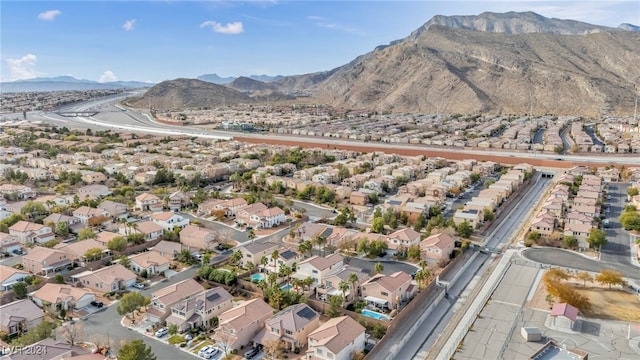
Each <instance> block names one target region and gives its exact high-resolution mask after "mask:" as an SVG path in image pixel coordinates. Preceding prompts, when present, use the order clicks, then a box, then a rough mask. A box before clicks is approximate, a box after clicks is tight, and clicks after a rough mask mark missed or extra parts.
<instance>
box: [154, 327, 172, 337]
mask: <svg viewBox="0 0 640 360" xmlns="http://www.w3.org/2000/svg"><path fill="white" fill-rule="evenodd" d="M167 334H169V329H167V328H160V329H158V331H156V337H163V336H165V335H167Z"/></svg>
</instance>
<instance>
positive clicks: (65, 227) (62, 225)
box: [55, 221, 69, 238]
mask: <svg viewBox="0 0 640 360" xmlns="http://www.w3.org/2000/svg"><path fill="white" fill-rule="evenodd" d="M55 232H56V235H58V236H60V237H63V238H66V237H67V236H69V224H67V223H66V222H64V221H59V222H58V223H57V224H56V229H55Z"/></svg>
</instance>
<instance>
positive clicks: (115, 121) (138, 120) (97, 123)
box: [28, 99, 637, 164]
mask: <svg viewBox="0 0 640 360" xmlns="http://www.w3.org/2000/svg"><path fill="white" fill-rule="evenodd" d="M115 102H116V100H113V99H97V100H95V101H92V102H90V103H91V104H90V105H87V104H86V103H85V104H78V105H75V106H74V107H73V108H71V109H70V110H74V109H76V110H79V111H80V110H85V109H87V108H91V107H92V106H93V107H95V106H107V105H108V104H109V103H112V104H113V103H115ZM28 116H29V118H30V119H31V120H34V119H35V120H40V121H43V122H48V123H53V124H55V125H58V126H67V127H68V128H82V129H86V128H88V127H90V128H93V129H114V130H128V131H132V130H133V131H136V132H144V133H153V134H159V135H163V134H164V135H171V134H175V135H180V134H185V135H197V136H199V137H204V138H212V139H220V138H233V137H237V136H240V135H241V137H244V138H265V137H268V138H270V139H278V140H282V141H295V142H298V143H300V142H307V143H318V142H319V141H320V142H323V143H332V144H336V145H350V146H373V145H372V144H371V143H364V142H359V141H353V140H349V141H345V140H338V139H328V138H316V137H300V136H282V135H272V134H252V133H247V134H239V133H237V132H225V131H217V130H216V131H207V130H203V129H197V128H189V127H183V126H180V127H176V126H171V125H165V124H160V123H157V122H152V121H150V120H149V118H147V116H148V114H147V116H145V114H143V113H138V112H137V111H127V112H105V113H100V114H98V115H96V116H95V117H93V118H85V117H77V118H70V117H69V118H67V117H62V116H59V115H57V114H55V113H41V112H36V113H29V115H28ZM374 145H375V147H377V148H389V149H412V150H414V149H416V148H419V149H424V150H431V151H445V152H450V151H452V149H443V148H433V147H428V146H423V145H419V146H418V145H409V144H385V143H375V144H374ZM455 152H458V153H465V154H469V155H474V154H475V155H484V156H508V157H514V158H520V159H523V161H524V160H525V159H528V158H530V157H531V154H530V153H527V152H517V151H499V152H497V151H495V150H492V151H486V150H480V149H455ZM605 156H606V160H605ZM536 157H537V158H542V159H547V160H555V159H558V158H560V159H562V160H565V161H571V162H587V163H601V162H602V161H606V162H608V163H615V164H635V163H637V159H636V158H634V157H626V156H621V155H611V156H608V155H603V154H599V155H580V156H577V155H557V154H537V155H536Z"/></svg>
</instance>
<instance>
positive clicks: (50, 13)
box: [38, 10, 62, 21]
mask: <svg viewBox="0 0 640 360" xmlns="http://www.w3.org/2000/svg"><path fill="white" fill-rule="evenodd" d="M60 14H62V12H60V10H47V11H45V12H41V13H40V14H38V19H40V20H46V21H53V20H55V19H56V17H57V16H58V15H60Z"/></svg>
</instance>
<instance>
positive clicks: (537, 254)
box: [522, 248, 640, 281]
mask: <svg viewBox="0 0 640 360" xmlns="http://www.w3.org/2000/svg"><path fill="white" fill-rule="evenodd" d="M522 256H524V257H525V258H527V259H529V260H532V261H535V262H539V263H542V264H548V265H553V266H560V267H566V268H572V269H579V270H584V271H591V272H596V273H597V272H600V270H602V269H605V268H607V269H612V270H616V271H619V272H621V273H622V275H623V276H624V277H626V278H630V279H634V280H637V281H640V269H638V268H637V267H630V266H629V265H624V264H615V263H607V264H606V265H605V264H603V263H602V262H600V261H598V260H594V259H590V258H587V257H585V256H582V255H580V254H576V253H575V252H573V251H570V250H564V249H556V248H530V249H525V250H524V251H522Z"/></svg>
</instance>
